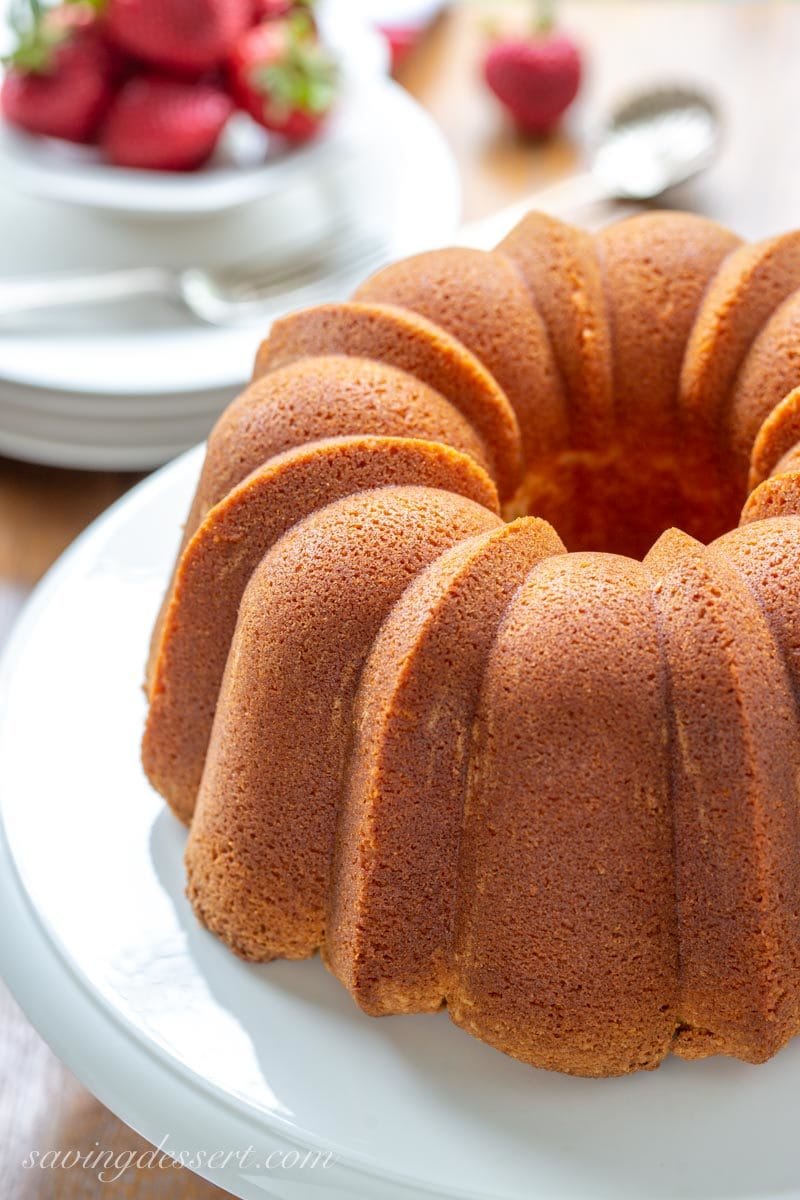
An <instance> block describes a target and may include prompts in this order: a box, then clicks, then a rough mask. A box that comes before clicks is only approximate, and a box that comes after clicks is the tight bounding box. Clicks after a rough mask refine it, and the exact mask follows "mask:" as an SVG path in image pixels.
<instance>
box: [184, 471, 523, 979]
mask: <svg viewBox="0 0 800 1200" xmlns="http://www.w3.org/2000/svg"><path fill="white" fill-rule="evenodd" d="M499 523H500V521H499V518H498V517H497V516H495V515H494V514H493V513H492V512H490V511H489V509H487V508H485V507H483V506H482V505H479V504H476V503H475V501H473V500H467V499H465V498H464V497H462V496H457V495H455V494H454V493H452V492H445V491H441V490H436V489H433V488H425V487H406V488H402V487H391V488H381V489H377V490H375V491H364V492H359V493H358V494H357V495H354V496H349V497H346V498H345V499H343V500H339V501H337V502H336V503H334V504H330V505H328V506H327V507H326V508H322V509H320V510H319V511H317V512H314V513H312V515H311V516H309V517H308V518H307V519H306V520H305V521H303V522H302V523H301V524H300V525H298V526H296V527H295V528H294V529H292V530H290V531H289V533H287V534H286V535H285V536H284V537H283V538H282V539H281V540H280V541H279V542H278V543H277V544H276V545H275V546H274V547H273V548H272V550H271V551H270V552H269V553H268V554H267V556H266V557H265V558H264V559H263V560H262V562H261V564H260V566H259V567H258V568H257V569H256V571H255V572H254V574H253V576H252V578H251V580H250V583H249V584H248V587H247V590H246V592H245V595H244V598H243V600H242V604H241V608H240V612H239V619H238V622H237V627H236V633H235V635H234V638H233V642H232V644H231V650H230V654H229V657H228V664H227V668H226V671H225V677H224V679H223V683H222V689H221V693H220V701H219V708H218V715H217V719H216V720H215V722H214V729H213V733H212V738H211V743H210V745H209V751H208V757H207V760H206V765H205V771H204V774H203V781H202V785H201V788H200V793H199V797H198V803H197V810H196V812H195V816H194V820H193V822H192V827H191V832H190V836H189V842H188V846H187V866H188V877H189V896H190V899H191V900H192V903H193V904H194V906H195V910H196V912H197V913H198V915H199V916H200V917H201V919H202V920H203V921H204V922H205V923H206V924H207V925H208V927H209V928H210V929H212V930H214V932H216V933H218V934H219V935H220V936H221V937H223V938H224V939H225V940H226V941H227V942H228V943H229V945H230V946H231V947H232V948H233V949H234V950H236V951H237V953H239V954H241V955H243V956H244V957H246V958H252V959H262V960H263V959H269V958H273V957H275V956H276V955H281V956H284V957H287V958H303V957H305V956H307V955H309V954H312V953H313V952H314V951H315V950H316V949H317V948H318V947H319V946H320V945H321V943H322V941H323V937H324V930H325V918H326V910H327V896H328V890H329V886H330V876H331V860H332V855H333V843H334V833H335V828H336V814H337V808H338V804H339V799H340V795H341V791H342V788H343V786H344V782H345V780H344V772H345V764H346V756H347V750H348V746H349V741H350V736H351V733H350V729H351V719H352V708H353V702H354V699H355V692H356V688H357V686H358V680H359V676H360V672H361V668H362V666H363V663H364V660H365V659H366V656H367V654H368V653H369V650H370V647H371V645H372V642H373V640H374V638H375V636H376V634H377V632H378V630H379V629H380V626H381V624H382V622H383V620H384V618H385V617H386V615H387V613H388V612H390V611H391V608H392V606H393V605H394V604H395V603H396V601H397V600H398V599H399V597H400V595H401V594H402V592H403V590H404V589H405V587H406V585H407V583H408V581H409V579H411V578H413V577H414V575H416V574H417V573H418V572H419V571H421V570H422V569H424V567H426V566H427V565H428V563H430V562H431V561H432V560H433V559H434V558H435V557H437V555H439V554H440V553H441V552H442V551H443V550H446V549H447V548H448V547H449V546H452V545H454V544H455V543H456V542H458V541H460V540H461V539H463V538H465V537H470V536H471V535H473V534H476V533H480V532H482V531H484V530H486V529H491V528H493V527H496V526H497V525H498V524H499Z"/></svg>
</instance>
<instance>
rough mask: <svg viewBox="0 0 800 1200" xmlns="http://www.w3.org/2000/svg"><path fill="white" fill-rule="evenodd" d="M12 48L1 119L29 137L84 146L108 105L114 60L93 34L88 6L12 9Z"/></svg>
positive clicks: (93, 23) (115, 67)
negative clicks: (14, 44)
mask: <svg viewBox="0 0 800 1200" xmlns="http://www.w3.org/2000/svg"><path fill="white" fill-rule="evenodd" d="M14 27H15V31H16V34H17V48H16V50H15V51H14V53H13V54H12V55H11V57H10V58H9V60H8V70H7V72H6V76H5V79H4V80H3V87H2V92H0V104H2V109H3V112H4V114H5V116H6V118H7V119H8V120H9V121H11V122H12V123H13V124H14V125H19V126H20V127H21V128H22V129H27V130H28V132H29V133H38V134H45V135H46V136H47V137H57V138H65V139H66V140H67V141H70V142H90V141H92V140H93V138H94V136H95V134H96V132H97V129H98V126H99V125H100V122H101V120H102V118H103V116H104V114H105V112H106V110H107V108H108V106H109V104H110V102H111V98H112V96H113V92H114V85H115V82H116V77H117V74H118V70H119V61H118V60H117V58H116V56H115V55H114V53H113V52H112V51H111V50H110V49H109V48H108V47H107V46H106V45H105V43H104V41H103V40H102V38H101V37H100V36H99V32H98V20H97V14H96V12H95V10H94V8H93V6H92V5H91V4H88V3H72V4H63V5H60V6H59V7H58V8H54V9H43V8H42V7H41V5H40V4H39V3H37V0H32V3H31V5H30V9H29V11H28V15H27V19H24V18H23V16H22V12H21V10H20V8H19V6H18V7H17V10H16V13H15V16H14Z"/></svg>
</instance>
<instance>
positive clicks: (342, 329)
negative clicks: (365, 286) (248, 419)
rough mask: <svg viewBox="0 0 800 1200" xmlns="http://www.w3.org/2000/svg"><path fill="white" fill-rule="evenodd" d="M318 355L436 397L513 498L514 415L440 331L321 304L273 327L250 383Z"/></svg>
mask: <svg viewBox="0 0 800 1200" xmlns="http://www.w3.org/2000/svg"><path fill="white" fill-rule="evenodd" d="M318 354H348V355H358V356H366V357H369V358H375V359H377V360H378V361H379V362H385V363H388V364H389V365H390V366H395V367H398V368H399V369H400V370H403V371H406V372H407V373H408V374H409V375H413V376H415V377H416V378H417V379H420V380H422V382H423V383H426V384H428V386H429V387H431V388H433V389H434V391H437V392H440V393H441V395H443V396H445V397H446V398H447V399H448V400H449V401H450V402H451V404H453V406H454V407H455V408H457V409H458V411H459V412H460V413H461V414H462V415H463V416H464V417H465V418H466V419H467V421H469V423H470V424H471V425H472V427H473V428H474V429H475V431H476V432H477V434H478V436H479V437H480V438H481V440H482V442H483V445H484V447H485V449H486V453H487V455H488V457H489V460H490V463H491V466H492V473H493V476H494V478H495V480H496V482H497V485H498V490H499V492H500V494H501V496H502V497H503V498H506V497H508V496H510V495H512V494H513V492H514V490H515V489H516V487H517V485H518V483H519V479H520V475H521V472H522V445H521V440H520V432H519V424H518V422H517V418H516V416H515V414H514V410H513V409H512V407H511V405H510V403H509V401H508V398H507V397H506V395H505V393H504V392H503V391H502V389H501V388H500V387H499V385H498V384H497V382H496V380H494V379H493V378H492V376H491V375H490V374H489V372H488V371H487V370H486V368H485V367H484V366H483V365H482V364H481V363H480V362H479V361H478V359H477V358H475V356H474V355H473V354H470V352H469V351H468V350H467V348H466V347H465V346H463V345H462V344H461V342H459V341H457V340H456V339H455V338H453V337H451V336H450V335H449V334H448V333H446V332H445V330H443V329H440V328H439V327H438V326H437V325H434V324H433V322H432V321H427V320H426V319H425V318H424V317H421V316H419V315H418V314H415V313H410V312H408V311H406V310H404V309H402V308H395V307H394V306H392V305H388V304H354V303H350V304H327V305H320V306H319V307H318V308H309V309H304V310H302V311H301V312H299V313H294V314H292V315H291V316H289V317H283V318H282V319H281V320H279V321H276V322H275V324H274V325H273V327H272V331H271V333H270V336H269V338H268V339H267V340H266V341H265V342H263V343H262V345H261V348H260V349H259V351H258V355H257V356H256V366H255V373H254V377H255V378H256V379H258V378H259V377H260V376H261V375H263V374H264V373H265V372H266V371H271V370H274V369H275V368H276V367H280V366H284V365H286V364H287V363H292V362H296V361H297V360H298V359H300V358H308V357H311V356H315V355H318Z"/></svg>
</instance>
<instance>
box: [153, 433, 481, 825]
mask: <svg viewBox="0 0 800 1200" xmlns="http://www.w3.org/2000/svg"><path fill="white" fill-rule="evenodd" d="M388 483H396V484H411V483H415V484H419V485H423V486H427V487H446V488H448V489H450V491H452V492H455V493H459V494H460V495H463V496H468V497H470V498H471V499H473V500H475V501H476V502H478V503H480V504H482V505H484V506H488V507H489V508H491V509H493V510H495V511H496V508H497V494H496V492H495V490H494V486H493V484H492V483H491V481H490V480H489V478H488V476H487V475H486V474H485V472H484V471H483V470H482V469H481V468H480V467H479V466H477V464H476V463H475V462H474V461H473V460H472V459H471V458H468V457H467V456H466V455H464V454H460V453H459V452H457V451H455V450H451V449H449V448H448V447H446V446H444V445H442V444H441V443H438V442H422V441H416V440H413V439H408V438H385V437H384V438H381V437H354V438H331V439H328V440H327V441H323V442H316V443H312V444H310V445H308V446H303V447H300V448H299V449H297V450H292V451H288V452H287V453H286V454H284V455H279V456H278V457H276V458H273V459H271V460H270V461H269V462H268V463H267V464H266V465H265V466H264V467H261V468H260V469H259V470H257V471H255V472H254V473H253V474H252V475H250V476H248V478H247V479H246V480H245V481H244V482H243V483H242V484H240V485H239V486H238V487H236V488H234V490H233V491H232V492H230V493H229V494H228V496H226V498H225V499H224V500H222V501H220V503H219V504H218V505H216V507H215V508H213V509H212V510H211V512H210V513H209V514H208V516H207V517H206V519H205V521H204V522H203V524H202V525H201V527H200V528H199V529H198V531H197V533H196V534H195V535H194V537H193V538H192V540H191V541H190V543H189V545H188V546H187V548H186V550H185V551H184V553H183V555H182V557H181V560H180V564H179V567H178V570H177V573H176V576H175V580H174V583H173V586H172V592H171V595H170V598H169V601H168V604H167V607H166V615H165V618H164V621H163V624H162V627H161V632H160V646H159V649H158V653H157V656H156V667H155V670H154V672H153V677H152V681H151V686H150V711H149V713H148V720H147V725H146V728H145V735H144V742H143V746H142V757H143V762H144V767H145V771H146V772H147V774H148V776H149V778H150V780H151V781H152V783H153V785H154V786H155V787H156V788H157V789H158V790H159V791H160V792H161V794H162V795H163V796H164V797H165V798H166V799H167V800H168V801H169V803H170V804H171V806H172V808H173V810H174V812H175V813H176V814H177V816H179V817H180V818H181V820H183V821H188V820H189V818H190V817H191V814H192V811H193V808H194V799H195V796H196V794H197V788H198V786H199V784H200V776H201V774H202V771H203V765H204V762H205V757H206V750H207V747H208V739H209V736H210V733H211V723H212V720H213V717H214V712H215V707H216V700H217V694H218V691H219V687H220V683H221V680H222V674H223V671H224V668H225V662H226V659H227V656H228V649H229V646H230V642H231V638H232V636H233V631H234V627H235V624H236V615H237V612H238V608H239V602H240V600H241V597H242V595H243V593H244V590H245V588H246V586H247V583H248V581H249V579H250V577H251V575H252V574H253V571H254V570H255V568H256V567H257V566H258V564H259V562H260V561H261V559H262V558H263V557H264V555H265V554H266V553H267V551H268V550H269V548H270V547H271V546H272V545H273V544H274V543H275V542H276V541H277V540H278V538H280V537H281V536H282V535H283V534H284V533H286V531H287V530H288V529H290V528H291V527H292V526H293V525H295V524H297V523H298V522H299V521H301V520H303V519H304V518H305V517H307V516H308V515H309V514H310V513H313V512H315V511H316V510H317V509H318V508H320V507H324V506H325V505H326V504H329V503H331V502H332V501H334V500H338V499H341V498H342V497H343V496H347V495H349V494H350V493H353V492H360V491H362V490H365V489H369V488H374V487H381V486H383V485H385V484H388Z"/></svg>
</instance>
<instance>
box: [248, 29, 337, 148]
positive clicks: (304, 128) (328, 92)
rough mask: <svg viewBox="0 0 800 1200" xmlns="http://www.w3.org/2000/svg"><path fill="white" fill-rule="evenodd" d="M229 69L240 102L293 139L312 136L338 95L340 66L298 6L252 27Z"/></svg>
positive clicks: (300, 139) (285, 135) (263, 122)
mask: <svg viewBox="0 0 800 1200" xmlns="http://www.w3.org/2000/svg"><path fill="white" fill-rule="evenodd" d="M229 70H230V87H231V93H232V95H233V96H234V98H235V99H236V101H237V103H238V105H239V107H240V108H243V109H244V110H245V112H248V113H250V115H251V116H252V117H253V118H254V119H255V120H256V121H258V122H259V124H261V125H263V126H264V127H265V128H266V129H271V130H272V131H273V132H274V133H279V134H281V135H282V136H283V137H285V138H287V139H288V140H289V141H292V142H305V141H307V140H308V139H309V138H311V137H313V136H314V134H315V133H316V132H317V131H318V129H319V128H320V126H321V125H322V123H323V122H324V120H325V118H326V117H327V115H328V113H329V111H330V109H331V106H332V104H333V100H334V97H335V95H336V86H337V70H336V65H335V63H334V62H333V60H332V59H331V57H330V55H329V54H328V52H327V51H326V50H325V48H324V47H323V46H321V45H320V43H319V40H318V38H317V35H316V30H315V28H314V24H313V20H312V19H311V17H310V16H309V15H308V14H307V13H304V12H300V11H297V12H295V13H293V14H292V15H291V16H290V17H288V18H287V19H285V20H278V21H263V22H262V23H261V24H260V25H255V26H254V27H253V28H252V29H249V30H248V31H247V32H246V33H245V34H244V35H243V36H242V37H241V38H240V39H239V41H238V43H237V45H236V49H235V50H234V53H233V55H232V56H231V59H230V64H229Z"/></svg>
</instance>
